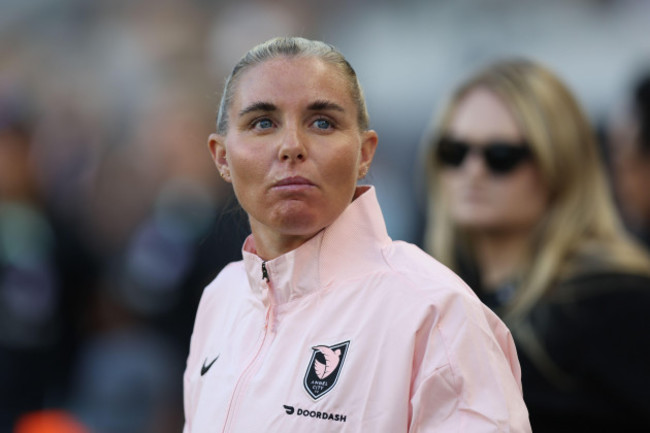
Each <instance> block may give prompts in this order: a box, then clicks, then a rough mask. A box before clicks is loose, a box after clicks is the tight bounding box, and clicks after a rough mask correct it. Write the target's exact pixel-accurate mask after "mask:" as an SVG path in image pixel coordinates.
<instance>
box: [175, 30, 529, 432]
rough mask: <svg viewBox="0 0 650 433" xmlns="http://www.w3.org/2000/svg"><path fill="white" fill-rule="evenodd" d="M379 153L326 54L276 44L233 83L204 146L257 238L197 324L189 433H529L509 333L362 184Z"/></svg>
mask: <svg viewBox="0 0 650 433" xmlns="http://www.w3.org/2000/svg"><path fill="white" fill-rule="evenodd" d="M377 141H378V137H377V133H376V132H375V131H373V130H372V129H370V128H369V118H368V114H367V110H366V104H365V101H364V98H363V93H362V91H361V86H360V84H359V82H358V79H357V75H356V72H355V71H354V69H352V66H350V64H349V63H348V61H347V60H346V59H345V58H344V57H343V55H342V54H341V53H340V52H339V51H337V50H336V49H335V48H334V47H332V46H331V45H328V44H326V43H324V42H321V41H312V40H307V39H303V38H298V37H292V38H274V39H271V40H268V41H266V42H264V43H261V44H259V45H257V46H255V47H253V48H252V49H251V50H250V51H248V53H246V54H245V55H244V56H243V57H242V58H241V60H240V61H239V62H238V63H237V64H236V65H235V67H234V68H233V71H232V73H231V75H230V77H229V78H228V79H227V81H226V85H225V87H224V93H223V96H222V103H221V108H220V110H219V114H218V117H217V130H216V132H215V133H214V134H211V135H210V137H209V138H208V145H209V148H210V152H211V154H212V157H213V160H214V162H215V165H216V166H217V169H218V170H219V172H220V173H221V175H222V176H223V178H224V180H225V181H227V182H228V183H231V184H232V186H233V190H234V192H235V195H236V197H237V200H238V201H239V204H240V205H241V207H242V208H243V209H244V210H245V211H246V213H247V215H248V220H249V223H250V229H251V234H250V235H249V237H248V238H247V239H246V241H245V242H244V245H243V247H242V256H243V257H242V260H240V261H237V262H233V263H231V264H229V265H228V266H226V267H225V268H224V269H223V270H222V271H221V272H220V273H219V275H218V276H217V277H216V278H215V280H214V281H213V282H212V283H210V284H209V285H208V286H207V287H206V288H205V291H204V292H203V296H202V298H201V302H200V304H199V307H198V310H197V315H196V322H195V326H194V333H193V335H192V339H191V342H190V350H189V355H188V359H187V368H186V370H185V376H184V403H185V427H184V432H185V433H203V432H214V431H228V432H246V433H248V432H283V433H289V432H310V433H318V432H322V433H325V432H327V433H330V432H359V433H362V432H363V433H365V432H382V433H383V432H390V433H399V432H404V433H406V432H409V433H416V432H418V433H423V432H434V431H436V432H450V431H464V432H488V431H490V432H496V431H499V432H506V431H507V432H517V433H520V432H521V433H526V432H530V423H529V421H528V412H527V410H526V407H525V405H524V402H523V397H522V393H521V383H520V381H519V376H520V369H519V363H518V361H517V358H516V355H515V352H516V350H515V347H514V343H513V341H512V338H511V336H510V333H509V332H508V330H507V328H506V327H505V325H504V324H503V322H502V321H501V320H499V318H498V317H497V316H496V315H495V314H494V313H493V312H492V311H490V309H488V308H487V307H485V306H484V305H483V304H481V303H480V301H479V300H478V298H477V297H476V295H475V294H474V293H473V292H472V291H471V290H470V289H469V287H467V285H465V284H464V283H463V282H462V280H461V279H460V278H458V276H457V275H455V274H453V273H451V272H450V271H449V269H447V268H446V267H444V266H442V265H440V263H438V262H436V261H435V260H433V259H432V258H431V257H430V256H429V255H427V254H426V253H425V252H423V251H421V250H420V249H419V248H417V247H415V246H414V245H409V244H406V243H404V242H394V241H392V240H391V239H390V238H389V237H388V234H387V232H386V226H385V224H384V220H383V217H382V216H381V209H380V207H379V204H378V202H377V199H376V195H375V189H374V187H372V186H358V185H357V181H358V180H359V179H361V178H363V177H364V176H365V175H366V173H367V171H368V170H369V168H370V165H371V163H372V159H373V156H374V152H375V148H376V146H377Z"/></svg>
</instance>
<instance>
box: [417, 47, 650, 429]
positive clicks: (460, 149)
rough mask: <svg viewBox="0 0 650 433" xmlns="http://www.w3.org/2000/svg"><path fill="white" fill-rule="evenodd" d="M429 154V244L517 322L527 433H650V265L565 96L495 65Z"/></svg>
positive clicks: (555, 83)
mask: <svg viewBox="0 0 650 433" xmlns="http://www.w3.org/2000/svg"><path fill="white" fill-rule="evenodd" d="M425 144H426V151H427V152H428V155H427V158H426V160H427V161H428V163H429V166H428V174H429V176H428V186H429V196H428V197H429V213H428V217H427V218H428V219H427V231H426V239H425V245H426V248H427V249H428V251H429V252H430V253H431V254H432V255H433V256H434V257H436V258H437V259H439V260H440V261H442V262H443V263H445V264H447V265H448V266H449V267H450V268H452V270H455V271H456V272H457V273H459V274H460V275H461V276H462V277H463V278H464V279H465V280H466V281H468V282H469V283H470V286H472V287H473V288H474V290H475V291H476V292H477V294H478V295H479V297H480V298H482V300H483V301H484V302H485V303H486V304H487V305H489V306H490V307H491V308H493V309H494V310H495V311H496V312H497V313H498V314H499V315H500V316H501V317H503V318H504V319H505V321H506V323H507V324H508V325H509V326H510V328H511V330H512V332H513V335H514V337H515V343H516V344H517V346H518V353H519V356H520V360H521V366H522V383H523V387H524V399H525V401H526V403H527V405H528V408H529V411H530V416H531V424H532V427H533V431H535V432H544V431H553V432H558V431H574V432H575V431H628V430H626V426H627V425H628V423H629V425H630V426H639V425H642V426H645V430H644V431H650V430H649V429H650V368H649V367H648V366H650V353H649V352H650V332H649V331H650V321H649V320H648V318H647V317H648V314H647V311H648V310H649V309H650V258H648V257H647V255H646V254H645V253H644V252H643V250H642V249H641V248H640V247H639V246H638V245H637V244H635V243H634V242H633V241H632V240H631V238H630V237H629V236H628V235H627V234H626V233H625V231H624V229H623V228H622V225H621V223H620V221H619V217H618V215H617V213H616V211H615V207H614V204H613V201H612V199H611V197H610V191H609V190H608V188H607V182H606V178H605V172H604V169H603V167H602V165H601V161H600V160H599V154H598V148H597V145H596V142H595V138H594V136H593V135H592V131H591V130H590V127H589V124H588V121H587V120H586V118H585V115H584V114H583V112H582V110H581V108H580V107H579V105H578V103H577V102H576V100H575V98H574V97H573V96H572V95H571V93H570V91H569V90H568V89H567V88H566V87H565V85H564V84H563V83H562V82H561V81H560V80H559V79H558V78H557V77H556V76H555V75H554V74H553V73H552V72H550V71H549V70H548V69H546V68H544V67H543V66H541V65H539V64H535V63H533V62H530V61H526V60H519V59H513V60H505V61H500V62H497V63H495V64H492V65H490V66H488V67H487V68H485V69H484V70H482V71H480V72H479V73H477V74H476V75H475V76H473V77H472V78H470V79H469V80H468V81H466V82H465V83H464V84H463V85H461V86H460V87H459V88H458V89H457V90H456V91H455V92H454V93H453V95H452V96H451V98H450V100H449V102H448V104H447V105H446V107H445V108H444V109H443V110H442V112H441V115H440V116H439V118H438V119H436V121H435V122H434V127H433V128H432V129H431V133H430V134H429V135H428V136H427V138H426V140H425ZM635 428H638V427H635Z"/></svg>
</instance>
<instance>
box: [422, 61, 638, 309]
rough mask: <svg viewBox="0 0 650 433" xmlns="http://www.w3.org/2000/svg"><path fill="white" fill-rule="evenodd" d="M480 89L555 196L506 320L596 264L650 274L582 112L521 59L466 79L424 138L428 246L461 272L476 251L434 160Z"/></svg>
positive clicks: (559, 86)
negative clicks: (511, 125) (519, 136)
mask: <svg viewBox="0 0 650 433" xmlns="http://www.w3.org/2000/svg"><path fill="white" fill-rule="evenodd" d="M476 88H484V89H488V90H489V91H491V92H493V93H494V94H495V95H497V96H498V97H499V98H500V99H501V100H502V101H503V102H504V103H505V104H506V105H507V106H508V107H509V108H510V110H511V112H512V113H513V115H514V116H515V118H516V120H517V122H518V125H519V128H520V129H521V132H522V133H523V135H524V137H525V139H526V141H527V142H528V143H529V144H530V146H531V150H532V153H533V156H534V160H535V163H536V164H537V165H538V167H539V170H540V172H541V175H542V179H543V181H544V182H545V184H546V185H545V186H546V188H547V190H548V191H549V192H550V200H549V204H548V210H547V212H546V214H545V215H544V217H543V220H542V221H539V223H538V224H537V226H536V229H535V232H534V233H533V234H532V237H531V239H532V241H531V244H530V248H529V252H528V256H527V257H526V258H525V260H524V262H525V264H524V266H523V267H522V268H521V269H520V272H519V275H518V278H519V281H518V289H517V293H516V295H515V298H514V301H513V302H512V303H511V304H510V305H509V306H507V307H506V310H505V311H503V312H502V314H503V315H504V316H505V317H506V318H515V317H521V316H523V315H524V314H525V313H526V312H527V311H529V310H530V308H531V307H532V306H533V305H534V304H535V303H536V302H537V301H538V300H539V299H540V298H541V297H542V296H544V294H545V293H546V292H547V291H548V290H549V289H550V288H551V287H553V283H554V282H555V281H556V280H557V279H559V278H564V277H566V276H568V275H571V274H574V273H578V272H580V270H583V269H585V267H587V268H588V267H589V266H590V265H591V264H593V265H595V266H598V268H600V269H611V270H623V271H633V272H642V273H649V274H650V258H648V256H647V255H646V254H645V253H644V251H643V250H642V249H641V247H640V246H638V245H637V244H636V243H635V242H634V241H633V240H632V239H631V238H630V237H629V235H628V234H627V233H626V232H625V230H624V228H623V225H622V223H621V221H620V218H619V216H618V213H617V211H616V208H615V205H614V202H613V199H612V197H611V193H610V190H609V185H608V183H607V179H606V177H605V171H604V168H603V164H602V162H601V160H600V155H599V152H598V147H597V143H596V139H595V136H594V134H593V132H592V130H591V128H590V125H589V123H588V121H587V118H586V116H585V115H584V113H583V111H582V109H581V108H580V106H579V104H578V103H577V101H576V99H575V98H574V97H573V95H572V94H571V92H570V91H569V90H568V89H567V87H566V86H565V85H564V84H563V83H562V82H561V81H560V80H559V79H558V78H557V77H556V76H555V75H554V74H553V73H551V72H550V71H549V70H548V69H546V68H544V67H543V66H541V65H539V64H536V63H534V62H531V61H528V60H522V59H510V60H503V61H499V62H496V63H494V64H492V65H490V66H488V67H487V68H485V69H483V70H482V71H480V72H479V73H478V74H476V75H474V76H473V77H472V78H470V79H469V80H467V81H466V82H465V83H464V84H463V85H461V86H460V87H459V88H458V89H457V90H456V91H455V92H454V93H453V94H452V95H451V98H450V100H449V102H448V104H446V107H445V108H444V109H443V111H442V115H441V116H440V117H439V119H438V120H437V121H436V122H434V128H433V129H432V130H431V131H432V133H431V134H429V135H428V136H427V137H426V139H425V143H424V144H425V146H426V152H427V155H426V161H427V163H428V167H427V173H428V186H429V209H428V215H427V229H426V234H425V248H427V250H428V251H429V253H431V254H432V255H433V256H434V257H436V258H437V259H438V260H440V261H441V262H443V263H445V264H446V265H448V266H450V267H451V268H452V269H454V270H456V271H458V263H457V262H456V259H457V258H458V256H459V255H462V253H467V252H471V249H472V239H471V237H470V236H469V235H468V234H467V233H463V232H462V230H460V229H459V227H457V226H456V225H455V224H454V222H453V220H452V218H451V215H450V214H449V212H448V209H449V207H448V206H447V205H446V204H445V197H444V194H443V191H442V189H441V185H440V183H439V173H440V166H439V165H438V162H437V161H436V158H434V155H435V151H436V149H435V147H436V144H437V142H438V139H439V138H440V137H441V136H442V135H444V133H445V132H446V130H447V129H448V127H449V124H450V122H451V119H452V116H453V115H454V112H455V110H456V107H457V106H458V104H459V102H460V101H461V99H463V97H464V96H465V95H467V94H468V93H469V92H471V91H472V90H474V89H476ZM470 255H471V254H470Z"/></svg>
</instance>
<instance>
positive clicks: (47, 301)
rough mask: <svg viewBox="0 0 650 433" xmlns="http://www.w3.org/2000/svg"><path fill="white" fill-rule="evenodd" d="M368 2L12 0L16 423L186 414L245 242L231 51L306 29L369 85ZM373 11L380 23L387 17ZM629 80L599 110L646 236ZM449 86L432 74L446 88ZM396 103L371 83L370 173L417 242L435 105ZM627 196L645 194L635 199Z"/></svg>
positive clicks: (120, 432)
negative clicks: (420, 161)
mask: <svg viewBox="0 0 650 433" xmlns="http://www.w3.org/2000/svg"><path fill="white" fill-rule="evenodd" d="M355 3H356V4H355V5H354V6H346V5H345V2H343V1H334V2H328V3H327V4H321V3H316V2H315V1H297V0H296V1H258V2H231V1H224V0H222V1H216V2H208V1H205V0H193V1H175V0H142V1H137V2H134V1H128V0H118V1H109V0H101V1H92V2H88V1H82V0H78V1H75V0H67V1H53V0H52V1H50V0H30V1H19V0H8V1H6V2H3V5H2V6H0V16H1V18H0V432H1V433H4V432H11V431H16V432H18V433H28V432H37V431H40V430H38V427H33V426H35V425H38V420H37V419H36V418H34V417H37V416H38V414H36V413H35V412H36V411H39V410H45V409H48V410H56V411H61V413H59V414H58V416H57V414H56V413H55V414H50V415H51V418H48V419H49V420H50V421H48V422H50V423H53V422H59V423H61V424H62V425H63V424H65V423H78V424H75V425H78V428H79V431H85V430H84V428H87V429H88V431H93V432H98V433H131V432H134V433H135V432H138V433H147V432H156V433H166V432H178V431H180V430H181V429H182V425H183V412H182V392H181V388H182V379H181V375H182V371H183V369H184V363H185V357H186V355H187V348H188V344H189V338H190V334H191V331H192V325H193V320H194V314H195V311H196V306H197V304H198V300H199V298H200V295H201V292H202V290H203V287H204V286H205V284H207V282H209V281H210V280H211V279H212V278H213V277H214V276H215V275H216V274H217V273H218V272H219V270H220V269H221V268H222V267H223V266H224V265H225V264H226V263H228V262H230V261H232V260H236V259H238V258H239V257H240V249H241V244H242V241H243V239H244V237H245V236H246V234H247V231H248V226H247V222H246V221H245V219H244V217H243V212H242V211H241V210H240V209H238V207H237V205H236V203H235V200H234V199H233V196H232V191H231V189H230V187H229V186H228V185H227V184H225V183H224V182H223V181H221V180H220V179H219V178H218V175H217V172H216V170H215V168H214V166H213V164H212V161H211V160H210V157H209V153H208V151H207V147H206V140H207V136H208V134H209V133H210V132H212V131H213V130H214V117H215V114H216V106H217V101H218V98H219V96H220V95H219V91H220V88H221V86H222V83H223V79H224V78H225V76H226V75H227V74H228V73H229V71H228V70H227V69H226V68H227V67H230V65H232V64H234V62H235V60H236V59H237V58H238V57H239V56H240V55H241V54H242V53H243V52H244V51H246V50H247V49H248V48H250V47H251V46H252V45H254V44H255V43H257V42H259V41H262V40H264V39H266V38H268V37H270V36H274V35H278V34H299V35H302V36H305V37H313V38H322V39H325V40H327V41H329V42H332V43H334V44H335V45H337V46H339V48H341V49H342V51H343V52H344V54H348V52H350V53H351V55H349V56H348V57H349V58H351V61H352V63H353V64H355V66H356V67H357V68H361V69H362V70H361V71H360V76H361V81H362V84H364V83H366V82H368V83H369V88H370V89H373V86H376V83H375V82H373V80H372V74H373V71H372V69H371V68H372V64H369V65H365V64H364V61H365V60H366V57H364V56H370V57H372V56H375V57H376V58H379V57H380V56H382V55H383V54H386V53H385V52H382V50H381V47H376V46H375V47H371V46H367V47H364V48H363V49H362V50H360V49H359V48H358V47H359V45H358V41H357V42H356V45H355V42H350V45H349V47H350V48H349V51H346V47H345V46H341V45H344V43H343V42H344V41H343V39H337V38H343V37H344V36H342V35H347V36H348V37H350V38H352V37H354V35H355V34H356V33H355V30H350V29H344V28H342V27H343V24H344V23H346V22H347V23H348V24H349V20H350V16H352V17H354V18H355V19H358V20H359V22H362V20H363V14H364V11H367V10H368V9H369V8H373V7H375V6H377V7H379V6H380V5H383V6H386V5H389V4H391V2H387V1H383V2H377V3H376V4H375V3H373V2H369V1H359V2H355ZM398 3H399V2H398ZM414 3H415V4H417V5H419V6H417V7H421V4H423V3H424V2H414ZM433 3H437V2H433ZM441 3H444V2H441ZM460 3H462V4H467V3H468V2H460ZM492 3H494V4H495V5H496V6H498V7H501V8H502V7H503V4H505V3H507V2H503V1H494V2H492ZM595 3H602V4H605V3H616V2H595ZM621 3H625V2H621ZM324 8H328V9H337V8H338V14H339V15H337V14H334V13H332V11H331V10H323V9H324ZM346 8H347V9H346ZM385 10H388V11H390V10H391V9H390V7H388V8H387V9H385ZM346 14H347V15H348V16H347V18H346V17H344V16H345V15H346ZM339 18H340V19H339ZM346 19H347V21H346ZM375 19H376V21H365V22H364V23H365V24H363V25H364V26H365V28H372V27H373V23H375V24H374V25H375V26H377V25H378V24H377V23H381V22H382V21H381V20H382V19H387V18H386V15H385V14H384V15H380V16H375ZM355 25H356V24H355ZM335 35H338V36H335ZM394 37H395V38H397V37H398V35H395V36H394ZM440 43H441V44H444V43H451V42H449V41H440ZM355 47H356V48H355ZM361 51H363V53H362V52H361ZM649 51H650V50H649ZM373 53H374V54H373ZM418 55H419V56H422V55H423V53H421V52H420V53H419V54H418ZM649 55H650V54H649ZM357 59H358V61H357ZM603 61H606V60H603ZM378 73H379V72H378ZM399 73H401V74H405V73H407V71H404V70H402V71H400V72H399ZM414 73H415V72H414ZM365 76H368V79H367V80H366V77H365ZM397 78H398V77H396V81H400V82H401V81H404V77H401V78H400V79H397ZM406 81H408V80H406ZM629 84H630V87H629V89H628V90H629V96H630V100H629V101H628V102H629V103H624V104H622V105H621V107H620V109H618V110H612V112H613V113H614V114H612V116H611V118H608V121H607V122H601V123H600V127H601V128H600V129H601V138H602V144H603V146H602V150H603V154H604V155H605V156H606V157H607V160H608V161H609V162H610V168H611V169H612V170H613V173H615V174H616V176H614V177H613V179H617V180H620V182H617V184H616V187H617V192H618V193H619V194H618V197H619V200H620V203H621V205H622V208H623V209H624V211H625V213H624V215H625V217H626V221H627V222H628V224H629V227H630V229H632V230H633V231H634V232H635V233H637V234H638V235H639V237H640V238H641V239H645V242H646V245H647V243H648V242H649V241H648V233H650V230H649V229H648V227H650V223H649V221H650V210H649V209H650V206H649V205H648V201H649V198H650V194H648V193H647V191H648V185H649V184H648V180H647V178H648V177H649V176H650V175H649V173H650V169H649V168H648V167H649V166H650V164H648V162H647V161H648V160H650V156H648V155H649V154H650V151H649V150H648V149H647V148H646V149H645V150H637V148H636V147H634V143H636V140H635V137H637V135H638V131H637V129H638V128H639V126H638V125H639V124H640V123H637V121H636V120H635V119H636V117H635V116H636V113H637V112H638V106H639V104H646V105H645V110H646V111H645V113H646V114H645V115H646V116H647V115H648V112H650V110H648V106H647V104H648V93H649V92H650V87H649V86H648V84H647V83H646V84H645V87H642V86H638V87H637V90H636V96H633V95H635V93H634V92H633V91H632V89H633V86H632V84H633V83H629ZM634 84H636V82H635V83H634ZM425 90H427V89H425ZM386 92H387V94H388V95H392V93H391V91H390V89H386ZM639 95H641V96H639ZM643 95H645V96H643ZM438 96H439V95H438V94H436V93H435V92H431V95H430V96H429V97H428V98H427V99H429V100H430V101H431V106H433V105H435V104H434V99H435V98H436V97H438ZM634 98H636V99H634ZM644 98H645V99H644ZM407 99H408V97H407V96H405V97H404V101H397V102H396V104H398V105H397V108H398V107H399V104H400V103H405V102H407V101H406V100H407ZM639 101H641V102H639ZM643 101H645V102H643ZM383 102H384V100H382V97H381V96H378V95H377V94H376V93H372V92H369V94H368V103H369V106H370V112H371V119H373V127H374V128H375V129H376V130H377V131H378V132H379V135H380V149H385V150H380V152H379V153H378V157H377V162H376V166H375V167H373V169H372V170H371V174H370V176H369V181H370V183H376V184H377V187H378V194H379V198H380V201H381V200H383V201H384V202H385V205H384V208H388V209H389V210H388V215H387V220H388V223H389V229H391V235H393V237H395V238H405V239H406V240H410V241H414V242H416V243H420V240H421V236H422V229H421V227H420V225H421V224H422V220H423V218H422V215H421V210H419V208H418V203H416V200H417V197H418V191H417V187H415V186H414V185H413V179H412V177H411V175H412V170H411V168H412V165H413V164H414V163H415V157H416V156H415V155H416V153H417V143H418V141H419V138H420V137H419V136H420V134H421V133H422V131H423V130H424V129H425V126H426V124H425V123H426V122H425V119H426V118H428V117H429V114H430V110H421V114H420V117H419V118H416V120H417V119H422V122H421V124H420V125H419V129H418V128H411V131H410V134H411V135H409V136H403V137H402V136H401V135H400V134H401V132H402V131H401V130H400V129H399V128H400V125H399V124H400V122H399V121H396V119H394V118H391V117H390V116H393V115H394V111H395V108H396V106H394V105H389V104H384V103H383ZM635 104H636V105H635ZM613 105H614V104H613ZM612 108H614V107H612ZM374 111H376V114H377V116H376V117H374V118H373V114H374V113H373V112H374ZM378 120H379V122H377V121H378ZM384 120H389V122H386V123H387V124H388V123H390V122H391V121H392V122H393V123H395V124H396V125H394V128H391V127H390V126H384V125H383V123H382V121H384ZM412 120H413V119H411V121H412ZM645 121H646V123H645V126H644V128H646V129H647V127H648V125H650V122H648V119H645ZM403 125H406V126H407V127H410V124H409V121H405V123H403ZM635 128H637V129H635ZM643 134H647V135H648V136H650V133H649V132H648V131H647V130H644V131H643ZM402 135H403V134H402ZM400 140H404V141H403V142H400ZM646 143H650V140H649V141H647V142H646ZM626 146H627V147H626ZM646 147H647V146H646ZM382 152H383V154H382ZM637 152H638V153H637ZM639 155H644V156H639ZM644 158H645V159H644ZM644 163H645V165H643V164H644ZM391 164H395V165H394V166H391ZM619 168H621V170H617V169H619ZM631 173H636V174H637V176H636V177H632V176H631V175H630V174H631ZM643 176H645V180H643V179H644V177H643ZM643 182H645V183H643ZM628 196H634V197H639V199H638V200H637V201H636V203H641V202H643V201H644V200H645V202H643V203H644V204H625V205H624V206H623V203H627V201H626V200H625V198H626V197H628ZM405 200H406V202H405ZM393 213H394V215H393ZM40 415H43V413H41V414H40ZM64 415H65V416H64ZM67 416H69V417H72V418H73V419H74V420H76V421H74V420H72V421H71V420H69V419H68V418H66V417H67ZM35 419H36V421H35ZM52 420H54V421H52ZM16 423H18V424H16ZM14 425H15V430H14ZM66 425H71V424H66ZM30 426H31V427H30ZM83 426H86V427H83ZM62 428H65V427H62ZM62 431H76V430H73V429H72V427H69V428H68V429H67V430H62Z"/></svg>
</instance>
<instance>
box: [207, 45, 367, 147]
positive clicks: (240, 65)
mask: <svg viewBox="0 0 650 433" xmlns="http://www.w3.org/2000/svg"><path fill="white" fill-rule="evenodd" d="M278 57H315V58H318V59H320V60H322V61H323V62H326V63H329V64H331V65H333V66H335V67H337V68H339V69H340V71H341V72H342V73H343V75H344V76H345V78H346V79H347V80H348V84H349V86H350V94H351V95H352V100H353V101H354V102H355V104H356V106H357V123H358V125H359V129H361V130H362V131H366V130H367V129H368V128H369V124H370V118H369V116H368V109H367V107H366V100H365V97H364V95H363V90H362V89H361V84H360V83H359V79H358V77H357V73H356V72H355V70H354V68H353V67H352V65H350V63H349V62H348V61H347V60H346V59H345V57H344V56H343V54H341V52H340V51H338V50H337V49H336V48H335V47H334V46H333V45H330V44H327V43H325V42H321V41H314V40H310V39H305V38H301V37H297V36H296V37H289V36H287V37H276V38H272V39H269V40H267V41H266V42H262V43H261V44H259V45H256V46H254V47H253V48H251V49H250V50H249V51H248V52H247V53H246V54H245V55H244V56H243V57H242V58H241V59H240V60H239V61H238V62H237V64H236V65H235V66H234V68H233V70H232V72H231V73H230V75H229V76H228V78H227V79H226V83H225V85H224V89H223V92H222V95H221V102H220V103H219V112H218V114H217V132H218V133H219V134H221V135H226V133H227V131H228V121H229V119H228V110H229V109H230V106H231V105H232V100H233V97H234V94H235V91H236V87H237V84H238V83H239V79H240V78H241V76H242V75H243V74H244V72H246V71H247V70H249V69H251V68H252V67H253V66H256V65H259V64H261V63H264V62H266V61H268V60H272V59H276V58H278Z"/></svg>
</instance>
